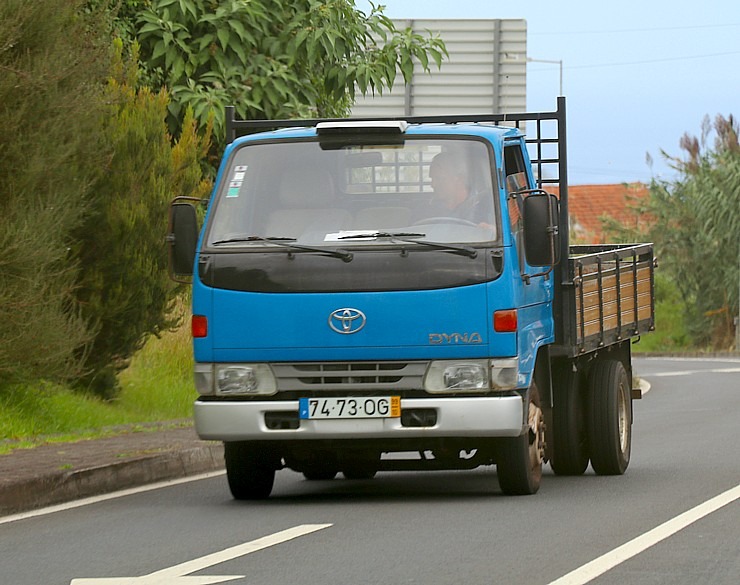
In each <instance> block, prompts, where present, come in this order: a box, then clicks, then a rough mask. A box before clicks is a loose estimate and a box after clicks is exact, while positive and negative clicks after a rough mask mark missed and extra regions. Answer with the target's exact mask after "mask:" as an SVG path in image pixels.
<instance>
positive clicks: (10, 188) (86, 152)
mask: <svg viewBox="0 0 740 585" xmlns="http://www.w3.org/2000/svg"><path fill="white" fill-rule="evenodd" d="M79 8H80V2H74V1H73V2H70V1H69V0H38V1H36V2H28V1H26V0H5V1H4V2H2V3H1V4H0V69H1V70H2V75H0V104H2V107H1V108H0V127H2V129H3V131H2V133H0V176H1V177H2V181H1V182H0V217H2V228H1V229H0V386H5V385H7V384H9V383H13V382H18V381H22V380H28V379H36V378H46V379H51V380H66V379H70V378H73V377H74V376H76V375H77V374H78V373H79V372H80V365H81V364H80V360H79V355H77V356H76V354H75V348H78V347H80V345H82V344H84V343H86V342H87V341H88V340H89V339H90V336H91V331H90V330H89V328H88V326H87V325H86V322H85V321H84V320H83V319H82V318H81V316H80V314H79V312H78V311H77V310H76V309H75V306H74V302H73V289H74V283H75V280H76V275H77V264H76V262H75V260H74V256H73V255H72V254H71V251H72V250H71V249H72V239H71V234H72V232H73V231H74V230H75V229H76V228H77V227H78V226H79V223H80V221H81V220H82V217H83V214H84V212H85V210H86V208H87V202H88V194H89V193H90V188H91V185H92V183H93V182H94V181H95V180H96V179H97V176H98V175H99V174H100V172H101V170H102V167H103V164H102V163H103V159H104V156H105V154H106V148H105V144H104V142H103V140H102V133H101V128H100V127H99V119H100V117H99V113H100V112H101V108H102V100H101V99H100V98H101V96H100V89H101V86H100V83H99V82H100V80H103V79H104V78H105V70H106V67H107V65H108V50H107V48H106V47H104V46H102V45H101V44H100V43H99V40H98V39H97V38H96V36H95V34H94V33H92V32H91V31H93V30H94V29H95V28H96V22H94V21H92V20H91V19H93V18H94V17H93V16H90V17H87V18H83V17H81V16H80V12H79Z"/></svg>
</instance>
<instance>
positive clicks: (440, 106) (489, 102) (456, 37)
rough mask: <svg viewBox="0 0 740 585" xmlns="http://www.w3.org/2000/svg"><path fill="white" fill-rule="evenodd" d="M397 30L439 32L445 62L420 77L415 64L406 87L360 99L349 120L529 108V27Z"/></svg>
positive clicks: (432, 25)
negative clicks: (353, 118)
mask: <svg viewBox="0 0 740 585" xmlns="http://www.w3.org/2000/svg"><path fill="white" fill-rule="evenodd" d="M394 23H395V25H396V27H397V28H406V27H409V26H410V27H411V28H412V29H413V30H414V32H417V33H420V34H426V33H427V31H432V32H433V33H436V34H439V36H440V37H441V38H442V40H443V41H444V42H445V45H446V46H447V51H448V52H449V58H448V59H445V60H444V61H443V62H442V67H441V69H439V70H438V69H437V66H436V65H435V64H434V62H431V64H430V67H431V71H430V72H429V73H424V71H423V70H422V68H421V65H420V64H419V63H416V64H415V67H414V76H413V79H412V81H411V83H410V84H409V85H408V86H404V84H403V77H402V76H401V75H400V73H399V75H398V77H397V78H396V83H395V84H394V86H393V88H392V90H391V91H390V92H389V91H387V90H386V91H385V92H383V94H382V95H377V94H376V95H375V96H372V95H368V96H365V97H362V96H360V97H359V98H358V99H357V101H356V103H355V105H354V107H353V108H352V116H353V117H367V118H383V117H389V116H435V115H445V114H485V113H491V112H495V113H499V112H524V111H526V104H527V91H526V89H527V23H526V21H525V20H523V19H506V20H500V19H476V20H406V21H404V20H396V21H394Z"/></svg>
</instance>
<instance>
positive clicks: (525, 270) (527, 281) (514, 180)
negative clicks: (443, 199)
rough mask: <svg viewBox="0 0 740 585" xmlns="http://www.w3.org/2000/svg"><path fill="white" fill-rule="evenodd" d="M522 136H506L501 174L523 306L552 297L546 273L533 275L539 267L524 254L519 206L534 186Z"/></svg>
mask: <svg viewBox="0 0 740 585" xmlns="http://www.w3.org/2000/svg"><path fill="white" fill-rule="evenodd" d="M529 170H530V165H529V159H528V156H527V153H526V149H525V146H524V142H523V139H522V138H516V139H511V140H508V141H507V142H506V143H505V145H504V175H505V188H506V202H507V211H508V216H509V224H510V229H511V236H512V242H513V244H514V246H515V247H516V253H517V259H518V261H519V274H520V278H521V283H522V286H521V288H520V291H521V293H522V296H521V302H522V306H531V305H537V304H541V303H547V302H549V301H551V299H552V296H551V295H552V285H551V282H550V280H549V277H543V276H533V275H534V274H537V273H541V272H542V268H541V267H533V266H530V265H529V264H527V261H526V259H525V255H524V242H523V229H524V226H523V224H522V216H521V210H522V205H523V201H524V198H525V197H526V196H527V190H529V189H533V188H534V185H533V177H532V176H531V173H530V172H529Z"/></svg>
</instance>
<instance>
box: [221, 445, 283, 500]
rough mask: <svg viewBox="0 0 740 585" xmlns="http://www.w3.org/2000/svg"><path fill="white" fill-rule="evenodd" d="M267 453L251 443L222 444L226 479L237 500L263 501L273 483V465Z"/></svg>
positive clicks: (268, 494) (270, 490)
mask: <svg viewBox="0 0 740 585" xmlns="http://www.w3.org/2000/svg"><path fill="white" fill-rule="evenodd" d="M270 459H271V458H270V456H269V453H266V452H264V451H263V450H261V449H260V448H259V447H257V446H255V445H254V444H252V443H246V442H236V443H232V442H228V443H224V460H225V462H226V478H227V479H228V481H229V489H230V490H231V495H232V496H234V499H237V500H264V499H266V498H268V497H269V496H270V492H272V486H273V484H274V483H275V465H274V463H273V462H272V461H271V460H270Z"/></svg>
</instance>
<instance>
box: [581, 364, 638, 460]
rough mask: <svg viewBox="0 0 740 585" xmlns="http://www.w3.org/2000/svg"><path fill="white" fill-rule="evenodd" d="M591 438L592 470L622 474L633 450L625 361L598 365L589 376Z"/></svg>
mask: <svg viewBox="0 0 740 585" xmlns="http://www.w3.org/2000/svg"><path fill="white" fill-rule="evenodd" d="M587 423H588V437H589V451H590V456H591V467H593V468H594V471H595V472H596V473H598V474H599V475H622V474H623V473H624V472H625V471H626V470H627V466H628V465H629V462H630V452H631V450H632V386H631V383H630V379H629V376H628V375H627V371H626V370H625V369H624V365H622V362H620V361H617V360H602V361H598V362H596V364H594V366H593V368H592V369H591V374H590V376H589V396H588V416H587Z"/></svg>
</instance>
